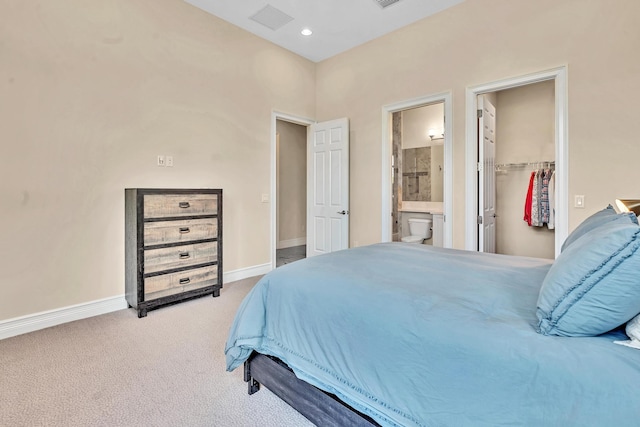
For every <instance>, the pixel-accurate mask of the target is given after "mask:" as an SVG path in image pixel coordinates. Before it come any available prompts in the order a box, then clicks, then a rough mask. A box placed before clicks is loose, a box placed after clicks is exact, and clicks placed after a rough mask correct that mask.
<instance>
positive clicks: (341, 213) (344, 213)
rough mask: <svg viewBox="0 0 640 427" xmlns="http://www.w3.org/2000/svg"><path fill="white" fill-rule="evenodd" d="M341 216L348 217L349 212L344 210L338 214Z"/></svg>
mask: <svg viewBox="0 0 640 427" xmlns="http://www.w3.org/2000/svg"><path fill="white" fill-rule="evenodd" d="M338 213H339V214H340V215H348V214H349V211H345V210H344V209H343V210H341V211H339V212H338Z"/></svg>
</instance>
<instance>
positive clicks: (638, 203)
mask: <svg viewBox="0 0 640 427" xmlns="http://www.w3.org/2000/svg"><path fill="white" fill-rule="evenodd" d="M616 206H618V209H620V212H633V213H634V214H636V216H637V215H640V200H637V199H616Z"/></svg>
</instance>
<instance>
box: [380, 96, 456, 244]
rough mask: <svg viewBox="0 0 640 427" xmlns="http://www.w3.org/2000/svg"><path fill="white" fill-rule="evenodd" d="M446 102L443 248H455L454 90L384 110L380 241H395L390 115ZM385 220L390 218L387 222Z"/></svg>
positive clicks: (383, 108)
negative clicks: (392, 204)
mask: <svg viewBox="0 0 640 427" xmlns="http://www.w3.org/2000/svg"><path fill="white" fill-rule="evenodd" d="M440 102H442V103H444V177H443V195H444V202H443V212H442V213H443V214H444V227H443V230H442V246H443V247H445V248H450V247H452V242H453V191H452V188H453V147H452V144H453V105H452V95H451V91H447V92H441V93H437V94H433V95H427V96H423V97H420V98H414V99H410V100H407V101H401V102H396V103H393V104H388V105H384V106H383V107H382V156H381V157H382V183H381V192H382V201H381V217H380V220H381V224H382V230H381V231H382V232H381V236H380V237H381V241H382V242H390V241H391V240H392V238H393V227H392V224H391V212H392V211H393V209H392V206H391V203H392V197H391V196H392V190H391V173H390V171H391V154H392V151H393V150H392V149H391V142H392V135H391V133H392V129H391V115H392V114H393V113H396V112H398V111H403V110H407V109H410V108H416V107H421V106H424V105H429V104H437V103H440ZM385 218H387V219H386V220H385Z"/></svg>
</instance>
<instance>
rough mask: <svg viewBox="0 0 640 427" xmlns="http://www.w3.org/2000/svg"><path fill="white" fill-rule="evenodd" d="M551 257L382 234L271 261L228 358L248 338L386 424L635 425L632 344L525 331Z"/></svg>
mask: <svg viewBox="0 0 640 427" xmlns="http://www.w3.org/2000/svg"><path fill="white" fill-rule="evenodd" d="M550 267H551V261H548V260H541V259H534V258H524V257H514V256H504V255H494V254H483V253H477V252H468V251H460V250H454V249H441V248H433V247H429V246H426V245H415V244H413V245H412V244H404V243H381V244H376V245H371V246H365V247H359V248H354V249H348V250H345V251H339V252H333V253H330V254H326V255H322V256H317V257H313V258H308V259H305V260H301V261H297V262H294V263H291V264H287V265H285V266H283V267H280V268H278V269H276V270H274V271H272V272H270V273H269V274H267V275H266V276H264V277H263V278H262V279H261V280H260V281H259V282H258V284H256V286H255V287H254V288H253V289H252V291H251V292H250V293H249V294H248V295H247V297H246V298H245V300H244V301H243V303H242V305H241V306H240V308H239V310H238V312H237V314H236V318H235V320H234V323H233V325H232V327H231V330H230V333H229V338H228V341H227V346H226V348H225V353H226V357H227V369H228V370H233V369H235V368H236V367H238V366H239V365H241V364H242V363H243V362H244V361H245V360H246V359H247V357H248V356H249V355H250V353H251V352H252V351H254V350H255V351H257V352H259V353H263V354H268V355H273V356H276V357H278V358H280V359H281V360H283V361H284V362H285V363H287V365H289V366H290V367H291V368H292V369H293V371H294V372H295V374H296V376H298V377H299V378H301V379H303V380H305V381H307V382H308V383H311V384H313V385H315V386H316V387H319V388H320V389H323V390H325V391H328V392H331V393H334V394H335V395H337V396H338V397H340V399H342V400H343V401H345V402H347V403H348V404H349V405H351V406H353V407H354V408H355V409H357V410H359V411H361V412H363V413H365V414H367V415H369V416H371V417H372V418H373V419H375V420H376V421H377V422H378V423H380V424H381V425H383V426H483V425H484V426H501V425H509V426H517V425H522V426H538V425H545V426H555V425H557V426H566V425H579V426H588V425H594V426H603V425H615V426H625V425H629V426H631V425H634V426H635V425H639V424H640V401H638V398H637V390H638V385H639V384H640V351H639V350H635V349H632V348H628V347H624V346H620V345H616V344H613V341H615V340H620V339H623V340H624V339H626V336H625V335H624V332H623V331H620V330H617V331H613V332H610V333H607V334H604V335H601V336H598V337H584V338H583V337H578V338H576V337H572V338H566V337H553V336H544V335H540V334H538V333H537V332H536V330H535V328H536V326H535V325H536V324H537V318H536V301H537V298H538V292H539V289H540V286H541V284H542V281H543V279H544V277H545V275H546V273H547V271H548V270H549V268H550Z"/></svg>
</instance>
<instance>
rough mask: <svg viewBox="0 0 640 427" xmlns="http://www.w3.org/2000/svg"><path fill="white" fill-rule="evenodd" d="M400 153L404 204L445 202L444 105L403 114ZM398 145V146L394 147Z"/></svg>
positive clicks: (425, 107)
mask: <svg viewBox="0 0 640 427" xmlns="http://www.w3.org/2000/svg"><path fill="white" fill-rule="evenodd" d="M396 114H401V115H402V117H401V132H400V135H401V138H399V141H398V142H399V144H398V147H397V148H399V149H398V150H397V154H396V155H397V163H398V164H397V166H398V169H399V171H398V172H400V171H401V172H400V173H399V174H398V175H399V176H398V181H397V182H398V185H399V186H401V190H400V188H398V190H399V191H398V192H399V193H401V199H400V200H402V201H411V202H442V201H443V176H444V174H443V168H442V166H443V164H444V137H443V133H444V104H443V103H438V104H431V105H425V106H422V107H418V108H412V109H409V110H405V111H402V112H400V113H396ZM394 145H395V144H394Z"/></svg>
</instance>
